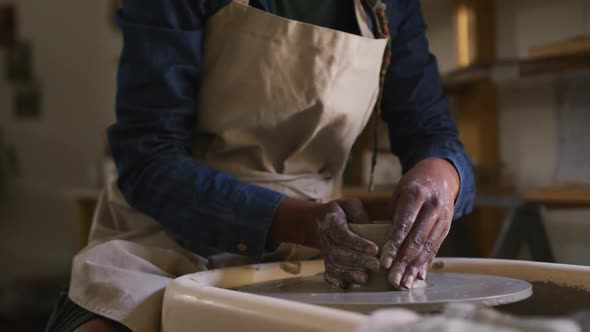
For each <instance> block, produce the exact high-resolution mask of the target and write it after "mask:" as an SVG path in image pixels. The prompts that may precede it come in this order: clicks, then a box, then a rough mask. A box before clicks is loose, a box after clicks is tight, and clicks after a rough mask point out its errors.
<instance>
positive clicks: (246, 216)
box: [216, 184, 287, 261]
mask: <svg viewBox="0 0 590 332" xmlns="http://www.w3.org/2000/svg"><path fill="white" fill-rule="evenodd" d="M285 197H287V196H286V195H284V194H281V193H278V192H275V191H272V190H269V189H266V188H263V187H259V186H256V185H251V184H245V185H244V186H242V187H241V188H239V189H238V190H237V191H236V192H235V194H234V195H233V196H232V198H231V201H232V206H233V207H234V209H233V210H234V211H233V215H234V216H233V217H234V218H233V219H234V222H233V223H232V224H233V225H231V229H228V230H226V231H222V232H221V234H220V235H221V237H220V238H219V241H220V243H218V244H217V245H216V247H218V248H224V249H225V250H227V251H228V252H233V253H237V254H241V255H245V256H248V257H250V258H252V259H254V260H256V261H261V259H262V256H263V254H264V253H265V252H268V251H273V250H275V249H276V248H277V247H278V244H277V243H275V242H274V241H270V240H268V235H269V231H270V227H271V224H272V221H273V218H274V215H275V212H276V210H277V208H278V207H279V204H280V203H281V201H282V200H283V199H284V198H285Z"/></svg>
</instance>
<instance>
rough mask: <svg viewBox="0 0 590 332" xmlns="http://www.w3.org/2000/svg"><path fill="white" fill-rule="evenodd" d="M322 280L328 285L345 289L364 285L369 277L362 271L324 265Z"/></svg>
mask: <svg viewBox="0 0 590 332" xmlns="http://www.w3.org/2000/svg"><path fill="white" fill-rule="evenodd" d="M324 280H325V281H326V282H327V283H328V284H330V285H333V286H336V287H340V288H343V289H346V288H348V287H350V286H351V285H354V284H361V285H362V284H366V283H367V281H368V280H369V276H368V275H367V273H366V272H364V271H358V270H349V269H342V268H339V267H337V266H334V265H331V264H326V271H325V272H324Z"/></svg>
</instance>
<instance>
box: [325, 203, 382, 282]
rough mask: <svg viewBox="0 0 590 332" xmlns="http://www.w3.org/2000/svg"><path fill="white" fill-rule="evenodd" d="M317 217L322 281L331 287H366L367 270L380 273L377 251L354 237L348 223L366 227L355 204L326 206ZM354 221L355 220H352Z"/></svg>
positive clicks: (366, 242) (367, 241)
mask: <svg viewBox="0 0 590 332" xmlns="http://www.w3.org/2000/svg"><path fill="white" fill-rule="evenodd" d="M323 208H324V209H325V211H323V212H322V213H320V215H319V217H318V230H319V244H320V246H319V247H320V251H321V253H322V256H323V257H324V265H325V268H326V270H325V272H324V279H325V280H326V282H328V283H329V284H331V285H333V286H337V287H340V288H348V287H349V286H351V285H353V284H366V283H367V281H368V275H367V270H370V271H379V268H380V266H379V259H377V252H378V250H379V249H378V247H377V245H376V244H374V243H373V242H371V241H369V240H366V239H363V238H362V237H360V236H358V235H356V234H354V233H353V232H351V231H350V229H349V228H348V221H351V222H354V223H368V217H367V214H366V212H365V211H364V209H363V205H362V203H361V202H360V201H358V200H353V199H340V200H336V201H332V202H330V203H328V204H325V206H324V207H323ZM355 219H356V220H355Z"/></svg>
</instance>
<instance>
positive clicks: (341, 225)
mask: <svg viewBox="0 0 590 332" xmlns="http://www.w3.org/2000/svg"><path fill="white" fill-rule="evenodd" d="M326 218H327V219H326V222H325V235H326V236H327V237H329V239H330V240H331V242H332V244H333V245H335V246H338V247H344V248H347V249H351V250H356V251H358V252H362V253H365V254H367V255H370V256H377V252H378V251H379V248H378V247H377V245H376V244H375V243H373V242H371V241H369V240H367V239H363V238H362V237H360V236H358V235H356V234H354V233H353V232H351V231H350V229H349V228H348V224H347V222H346V220H344V218H341V217H339V216H338V215H337V214H335V213H330V214H328V215H327V216H326Z"/></svg>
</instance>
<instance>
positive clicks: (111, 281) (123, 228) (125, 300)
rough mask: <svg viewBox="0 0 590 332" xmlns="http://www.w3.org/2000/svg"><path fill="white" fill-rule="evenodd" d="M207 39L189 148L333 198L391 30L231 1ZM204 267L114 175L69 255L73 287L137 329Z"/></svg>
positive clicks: (249, 175)
mask: <svg viewBox="0 0 590 332" xmlns="http://www.w3.org/2000/svg"><path fill="white" fill-rule="evenodd" d="M361 8H362V7H361V6H360V0H357V17H358V18H359V27H360V28H361V31H363V32H365V33H370V29H368V28H367V20H366V15H364V11H362V9H361ZM206 41H207V42H206V45H205V47H204V59H203V68H204V70H205V71H204V76H203V82H202V88H201V91H199V96H200V108H199V118H198V122H197V123H198V124H197V128H196V136H195V144H194V146H195V149H194V156H195V159H197V160H199V161H200V162H202V163H204V164H206V165H209V166H211V167H213V168H216V169H219V170H222V171H225V172H227V173H230V174H232V175H234V176H235V177H237V178H238V179H240V180H242V181H244V182H248V183H252V184H257V185H259V186H262V187H266V188H269V189H272V190H275V191H278V192H282V193H285V194H287V195H289V196H290V197H294V198H300V199H309V200H317V201H327V200H330V199H331V198H332V197H334V194H335V189H336V187H337V186H336V183H337V182H338V179H339V177H340V176H341V174H342V171H343V168H344V165H345V162H346V158H347V156H348V153H349V151H350V149H351V147H352V144H353V142H354V141H355V139H356V138H357V136H358V135H359V134H360V133H361V131H362V129H363V128H364V126H365V125H366V123H367V121H368V119H369V116H370V115H371V111H372V110H373V107H374V105H375V102H376V100H377V96H378V89H379V72H380V70H381V62H382V58H383V52H384V49H385V46H386V40H384V39H375V38H374V37H372V36H366V37H363V36H356V35H352V34H348V33H345V32H340V31H335V30H331V29H327V28H322V27H318V26H314V25H310V24H306V23H301V22H296V21H292V20H288V19H285V18H282V17H279V16H276V15H272V14H269V13H266V12H264V11H261V10H258V9H255V8H253V7H249V6H248V5H247V4H243V3H239V2H233V3H231V4H229V5H227V6H226V7H224V8H223V9H222V10H221V11H219V12H218V13H217V14H215V15H214V16H213V17H211V18H210V20H209V22H208V23H207V36H206ZM278 252H279V254H277V253H275V254H274V257H275V258H276V259H285V258H286V257H285V256H289V257H290V258H304V257H305V256H309V255H310V252H311V255H313V254H316V253H317V252H314V251H313V250H311V249H309V248H308V249H307V250H306V248H298V247H296V246H293V245H283V246H282V248H280V249H279V250H278ZM211 261H213V262H215V259H213V260H209V263H210V262H211ZM209 267H210V265H209ZM206 268H208V261H207V259H205V258H203V256H202V255H198V254H197V253H195V252H192V251H190V250H188V249H187V248H185V247H183V246H181V245H180V244H179V243H178V242H176V241H175V240H174V239H173V238H172V237H171V236H170V235H169V234H167V232H166V231H165V230H164V228H163V227H162V226H160V224H158V223H157V222H156V221H155V220H153V219H152V218H150V217H148V216H147V215H145V214H143V213H141V212H140V211H137V210H135V209H133V208H131V207H130V206H129V205H128V204H127V203H126V201H125V199H124V197H123V196H122V194H121V193H120V192H119V190H118V189H117V186H116V184H111V185H109V186H108V187H107V188H106V189H105V191H104V192H103V194H102V196H101V198H100V201H99V204H98V207H97V210H96V213H95V216H94V222H93V226H92V230H91V234H90V243H89V245H88V247H86V248H85V249H84V250H83V251H82V252H80V253H79V254H78V255H76V257H75V258H74V262H73V271H72V282H71V286H70V292H69V296H70V298H71V299H72V300H73V301H74V302H75V303H77V304H78V305H80V306H82V307H84V308H86V309H87V310H90V311H92V312H95V313H97V314H100V315H102V316H105V317H108V318H111V319H113V320H116V321H119V322H121V323H123V324H124V325H126V326H128V327H129V328H131V329H132V330H133V331H159V328H160V316H161V306H162V296H163V292H164V289H165V287H166V285H167V284H168V283H169V282H170V281H171V280H173V279H174V278H177V277H179V276H181V275H184V274H188V273H194V272H197V271H202V270H204V269H206Z"/></svg>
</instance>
